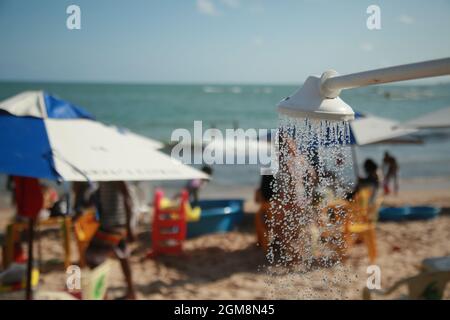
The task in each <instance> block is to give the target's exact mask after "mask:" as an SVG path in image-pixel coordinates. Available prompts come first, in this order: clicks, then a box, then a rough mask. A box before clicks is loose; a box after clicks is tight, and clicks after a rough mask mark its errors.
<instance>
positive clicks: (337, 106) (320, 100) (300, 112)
mask: <svg viewBox="0 0 450 320" xmlns="http://www.w3.org/2000/svg"><path fill="white" fill-rule="evenodd" d="M335 75H337V73H336V71H333V70H330V71H327V72H325V73H324V74H323V75H322V77H320V78H319V77H316V76H310V77H308V79H306V81H305V83H304V84H303V86H302V87H301V88H300V89H298V90H297V91H296V92H295V93H294V94H292V95H291V96H289V97H287V98H285V99H283V100H282V101H280V103H279V104H278V112H279V113H280V114H285V115H287V116H289V117H293V118H310V119H321V120H336V121H350V120H353V119H354V118H355V113H354V112H353V109H352V108H351V107H350V106H349V105H348V104H346V103H345V102H344V101H343V100H342V99H341V98H339V96H338V95H336V96H335V97H331V98H328V97H327V96H331V95H327V94H326V92H325V91H324V89H325V88H323V83H324V82H325V81H326V80H327V79H328V78H330V77H332V76H335Z"/></svg>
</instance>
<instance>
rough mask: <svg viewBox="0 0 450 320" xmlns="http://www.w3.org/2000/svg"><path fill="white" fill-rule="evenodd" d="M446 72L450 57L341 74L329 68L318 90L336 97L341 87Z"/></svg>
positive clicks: (425, 76)
mask: <svg viewBox="0 0 450 320" xmlns="http://www.w3.org/2000/svg"><path fill="white" fill-rule="evenodd" d="M448 74H450V58H444V59H438V60H431V61H424V62H418V63H411V64H404V65H400V66H395V67H388V68H382V69H375V70H370V71H363V72H358V73H353V74H348V75H342V76H340V75H338V74H337V72H336V71H334V70H329V71H326V72H325V73H324V74H323V75H322V78H321V86H320V92H321V94H322V95H323V96H324V97H326V98H336V97H337V96H338V95H339V93H340V92H341V90H343V89H351V88H357V87H364V86H369V85H373V84H380V83H389V82H396V81H404V80H412V79H420V78H428V77H436V76H443V75H448Z"/></svg>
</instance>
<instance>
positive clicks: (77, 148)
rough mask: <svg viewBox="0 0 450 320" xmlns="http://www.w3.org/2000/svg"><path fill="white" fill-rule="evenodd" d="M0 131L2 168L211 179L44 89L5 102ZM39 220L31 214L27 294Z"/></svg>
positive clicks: (54, 176) (49, 175)
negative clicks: (36, 221)
mask: <svg viewBox="0 0 450 320" xmlns="http://www.w3.org/2000/svg"><path fill="white" fill-rule="evenodd" d="M0 130H1V134H0V150H2V153H1V156H0V173H5V174H10V175H15V176H23V177H33V178H45V179H51V180H64V181H117V180H141V181H143V180H174V179H177V180H183V179H194V178H207V175H205V174H204V173H202V172H200V171H198V170H195V169H194V168H191V167H189V166H186V165H184V164H182V163H181V162H179V161H176V160H174V159H172V158H171V157H169V156H167V155H165V154H163V153H162V152H160V151H158V150H156V149H158V148H161V147H162V144H161V143H159V142H157V141H154V140H151V139H148V138H144V137H142V136H139V135H136V134H134V133H131V132H129V131H128V130H125V129H120V128H117V127H113V126H107V125H105V124H102V123H100V122H97V121H95V120H94V118H93V116H91V115H90V114H89V113H88V112H86V111H85V110H83V109H82V108H80V107H77V106H75V105H73V104H71V103H69V102H67V101H64V100H61V99H58V98H56V97H54V96H52V95H50V94H48V93H46V92H43V91H27V92H23V93H21V94H18V95H16V96H14V97H12V98H10V99H7V100H4V101H2V102H0ZM34 225H35V218H33V217H30V218H29V229H28V230H29V239H28V252H29V253H28V254H29V256H28V260H29V261H28V265H27V269H28V270H27V281H26V298H27V299H31V268H32V260H33V250H32V248H33V234H34Z"/></svg>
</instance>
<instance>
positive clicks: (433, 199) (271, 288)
mask: <svg viewBox="0 0 450 320" xmlns="http://www.w3.org/2000/svg"><path fill="white" fill-rule="evenodd" d="M449 184H450V180H446V179H438V180H437V179H435V180H409V181H403V182H402V187H403V189H402V190H401V192H400V194H399V196H397V197H393V196H392V197H387V198H386V199H385V202H384V204H385V205H406V204H408V205H434V206H440V207H442V208H443V210H442V213H441V215H440V216H439V217H438V218H436V219H433V220H429V221H411V222H401V223H393V222H383V223H378V226H377V238H378V250H379V256H378V259H377V264H378V265H379V266H380V268H381V272H382V282H381V285H382V287H383V288H387V287H389V286H390V285H392V284H393V283H394V282H395V281H397V280H399V279H401V278H404V277H408V276H412V275H414V274H416V273H417V272H418V270H419V268H420V265H421V261H422V260H423V259H424V258H428V257H436V256H445V255H450V241H449V239H450V209H449V208H450V191H449V190H450V188H448V186H449ZM425 188H426V189H425ZM238 189H239V188H237V189H233V191H232V192H230V193H229V194H228V196H229V197H233V196H237V195H239V194H240V195H241V196H242V195H243V194H245V195H247V202H246V211H247V213H246V215H245V219H244V222H243V223H242V224H241V226H240V227H239V229H238V230H236V231H233V232H230V233H226V234H211V235H206V236H202V237H198V238H195V239H190V240H187V241H186V242H185V254H184V256H178V257H160V258H158V259H156V260H150V259H143V257H144V256H145V253H146V252H147V250H148V249H149V248H150V245H151V244H150V233H149V230H150V225H149V221H150V217H149V216H146V217H144V219H143V221H142V223H141V226H140V228H139V230H140V232H139V237H138V241H136V242H135V243H133V244H132V245H131V248H132V252H133V254H132V258H131V261H132V269H133V273H134V282H135V284H136V288H137V291H138V297H139V298H140V299H269V298H275V299H318V298H319V299H361V290H362V288H363V287H364V286H365V284H366V280H367V274H366V268H367V266H368V264H369V262H368V259H367V253H366V248H365V247H364V246H362V245H359V246H356V247H354V248H353V249H352V250H351V252H350V258H349V259H348V261H346V262H345V263H344V264H342V265H338V266H335V267H333V268H330V269H316V270H313V271H311V272H308V273H306V274H300V273H298V274H297V273H295V272H292V273H288V274H283V275H278V276H273V275H270V274H269V273H268V271H267V261H266V258H265V256H264V254H263V252H262V250H261V249H260V248H259V247H257V246H256V241H255V233H254V228H253V212H254V211H255V209H256V204H255V203H253V201H252V197H253V190H251V189H250V188H246V189H245V188H243V189H242V190H238ZM205 196H207V197H209V198H210V197H214V194H213V193H212V192H211V193H209V194H208V193H207V195H205ZM216 196H218V194H216ZM221 196H222V197H223V194H221ZM11 214H12V210H11V209H9V208H7V206H6V205H5V203H4V202H3V204H2V209H1V212H0V228H1V230H4V227H5V225H6V223H7V221H8V219H9V217H10V216H11ZM43 234H44V235H43V237H42V240H41V241H42V243H41V245H42V274H41V277H42V278H41V284H40V289H42V290H63V289H64V285H65V273H64V268H63V265H62V262H61V260H62V257H63V255H62V248H61V243H60V240H59V236H58V232H57V231H56V230H46V231H45V232H44V233H43ZM72 248H73V253H74V254H73V255H72V257H73V261H74V263H75V262H76V259H77V256H76V255H77V254H76V250H75V249H76V247H75V243H72ZM124 290H125V287H124V282H123V278H122V273H121V270H120V266H119V263H118V262H117V261H114V262H113V271H112V272H111V274H110V289H109V297H110V298H115V297H119V296H121V295H123V294H124ZM405 290H406V288H403V289H402V290H399V291H398V292H397V293H396V294H395V295H394V296H393V297H397V296H399V295H400V294H402V293H405V292H406V291H405ZM391 298H392V297H391ZM445 298H446V299H450V288H449V290H447V292H446V293H445Z"/></svg>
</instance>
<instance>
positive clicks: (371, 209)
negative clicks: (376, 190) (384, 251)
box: [344, 188, 382, 263]
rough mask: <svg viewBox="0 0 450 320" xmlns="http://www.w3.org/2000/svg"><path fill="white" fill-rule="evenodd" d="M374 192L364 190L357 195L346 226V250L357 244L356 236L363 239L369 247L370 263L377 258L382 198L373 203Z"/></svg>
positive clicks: (367, 189) (368, 189) (351, 206)
mask: <svg viewBox="0 0 450 320" xmlns="http://www.w3.org/2000/svg"><path fill="white" fill-rule="evenodd" d="M372 195H373V190H372V189H370V188H364V189H361V190H360V191H358V193H357V194H356V195H355V199H354V202H353V203H352V204H351V205H350V209H349V212H348V213H349V214H348V216H347V219H346V221H345V224H344V241H345V245H346V250H349V249H350V248H351V247H352V245H353V244H354V243H355V239H354V235H356V236H357V238H359V239H361V240H362V241H363V242H364V243H365V244H366V246H367V252H368V256H369V261H370V263H374V262H375V260H376V258H377V243H376V222H377V220H378V211H379V209H380V206H381V203H382V198H381V197H378V198H376V199H375V200H374V202H373V203H372V202H371V201H370V199H371V197H372Z"/></svg>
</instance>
